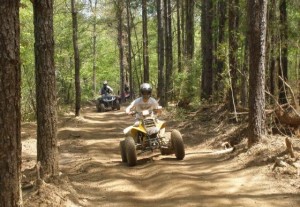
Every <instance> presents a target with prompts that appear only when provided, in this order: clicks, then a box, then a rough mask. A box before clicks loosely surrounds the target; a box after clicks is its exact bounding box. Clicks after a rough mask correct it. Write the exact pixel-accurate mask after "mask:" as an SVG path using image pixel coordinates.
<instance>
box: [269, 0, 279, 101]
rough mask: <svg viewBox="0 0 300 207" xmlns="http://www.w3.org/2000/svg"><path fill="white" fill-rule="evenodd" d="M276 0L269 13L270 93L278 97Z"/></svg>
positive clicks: (272, 2) (273, 1)
mask: <svg viewBox="0 0 300 207" xmlns="http://www.w3.org/2000/svg"><path fill="white" fill-rule="evenodd" d="M276 5H277V4H276V0H271V2H270V6H269V15H268V18H269V19H268V33H269V35H268V36H269V37H270V38H269V47H268V48H269V51H268V53H269V54H270V58H269V68H270V69H269V88H270V94H272V95H273V96H274V97H278V78H277V77H278V74H279V73H278V64H277V58H276V57H277V55H276V53H277V51H278V50H277V48H278V47H277V45H278V43H279V41H278V38H277V37H278V35H277V21H276V20H277V19H276ZM274 101H275V100H273V97H270V102H271V103H273V102H274Z"/></svg>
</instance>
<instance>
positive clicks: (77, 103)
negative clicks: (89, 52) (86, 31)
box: [71, 0, 81, 116]
mask: <svg viewBox="0 0 300 207" xmlns="http://www.w3.org/2000/svg"><path fill="white" fill-rule="evenodd" d="M71 8H72V24H73V25H72V26H73V48H74V62H75V94H76V95H75V116H79V115H80V108H81V106H80V104H81V87H80V58H79V50H78V43H77V42H78V36H77V33H78V23H77V10H76V8H75V0H71Z"/></svg>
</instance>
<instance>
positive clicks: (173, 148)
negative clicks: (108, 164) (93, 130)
mask: <svg viewBox="0 0 300 207" xmlns="http://www.w3.org/2000/svg"><path fill="white" fill-rule="evenodd" d="M139 117H140V119H139V122H137V123H136V124H135V125H133V126H129V127H127V128H125V129H124V130H123V132H124V134H125V135H126V138H125V140H122V141H120V152H121V158H122V162H127V164H128V165H129V166H135V165H136V163H137V155H138V154H142V153H144V152H147V151H152V152H153V151H154V150H156V149H159V150H160V152H161V154H162V155H169V154H173V153H175V156H176V158H177V159H178V160H182V159H183V158H184V156H185V150H184V144H183V139H182V136H181V133H180V132H179V131H178V130H173V131H172V132H171V137H170V138H169V139H167V138H166V137H165V122H164V121H160V120H158V119H157V117H156V115H155V113H154V112H152V111H149V110H144V111H143V112H141V113H140V114H139ZM137 152H139V153H137Z"/></svg>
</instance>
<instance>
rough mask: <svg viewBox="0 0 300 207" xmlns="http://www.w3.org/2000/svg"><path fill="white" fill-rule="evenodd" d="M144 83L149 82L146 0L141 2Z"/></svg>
mask: <svg viewBox="0 0 300 207" xmlns="http://www.w3.org/2000/svg"><path fill="white" fill-rule="evenodd" d="M142 17H143V63H144V82H147V83H148V82H149V79H150V77H149V54H148V18H147V0H142Z"/></svg>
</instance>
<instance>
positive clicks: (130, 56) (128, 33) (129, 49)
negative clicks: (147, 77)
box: [126, 0, 133, 99]
mask: <svg viewBox="0 0 300 207" xmlns="http://www.w3.org/2000/svg"><path fill="white" fill-rule="evenodd" d="M126 15H127V35H128V70H129V91H130V98H131V99H132V97H133V74H132V63H131V59H132V55H131V54H132V51H131V50H132V44H131V20H130V16H131V12H130V0H126Z"/></svg>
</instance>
